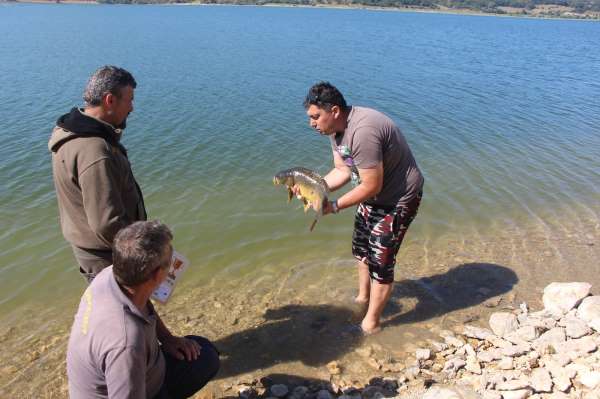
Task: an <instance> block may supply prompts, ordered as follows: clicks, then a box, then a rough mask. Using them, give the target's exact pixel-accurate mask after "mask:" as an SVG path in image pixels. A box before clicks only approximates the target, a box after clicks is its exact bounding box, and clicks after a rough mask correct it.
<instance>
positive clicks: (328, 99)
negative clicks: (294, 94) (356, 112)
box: [304, 82, 348, 111]
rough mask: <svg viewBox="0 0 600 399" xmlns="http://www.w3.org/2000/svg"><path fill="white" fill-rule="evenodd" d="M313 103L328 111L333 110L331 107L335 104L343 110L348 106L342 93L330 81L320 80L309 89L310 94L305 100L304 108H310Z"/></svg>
mask: <svg viewBox="0 0 600 399" xmlns="http://www.w3.org/2000/svg"><path fill="white" fill-rule="evenodd" d="M311 105H316V106H317V107H319V108H323V109H325V110H327V111H331V107H333V106H334V105H337V106H338V107H340V108H341V109H342V110H346V109H347V108H348V105H347V104H346V100H345V99H344V96H343V95H342V93H340V91H339V90H338V89H337V88H336V87H335V86H334V85H332V84H331V83H329V82H319V83H317V84H314V85H313V86H312V87H311V88H310V89H309V90H308V94H307V95H306V99H305V100H304V108H308V107H310V106H311Z"/></svg>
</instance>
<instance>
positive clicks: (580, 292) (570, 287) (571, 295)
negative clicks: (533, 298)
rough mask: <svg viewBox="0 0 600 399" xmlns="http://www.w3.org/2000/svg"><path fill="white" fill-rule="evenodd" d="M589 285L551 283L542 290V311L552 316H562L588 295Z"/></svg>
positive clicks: (590, 286)
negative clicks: (544, 310)
mask: <svg viewBox="0 0 600 399" xmlns="http://www.w3.org/2000/svg"><path fill="white" fill-rule="evenodd" d="M591 288H592V285H591V284H590V283H552V284H550V285H548V286H547V287H546V288H544V295H543V297H542V300H543V302H544V309H546V310H548V311H549V312H550V313H552V314H553V315H564V314H565V313H567V312H568V311H569V310H571V309H573V308H574V307H576V306H577V305H578V304H579V303H580V302H581V301H582V299H583V298H585V297H586V296H588V295H589V294H590V290H591Z"/></svg>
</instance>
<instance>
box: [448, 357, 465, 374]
mask: <svg viewBox="0 0 600 399" xmlns="http://www.w3.org/2000/svg"><path fill="white" fill-rule="evenodd" d="M466 364H467V363H466V362H465V361H464V360H462V359H460V358H454V359H450V360H448V361H447V362H446V363H445V364H444V371H457V370H459V369H461V368H462V367H464V366H465V365H466Z"/></svg>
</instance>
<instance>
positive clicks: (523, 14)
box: [0, 0, 600, 21]
mask: <svg viewBox="0 0 600 399" xmlns="http://www.w3.org/2000/svg"><path fill="white" fill-rule="evenodd" d="M0 3H33V4H97V5H99V4H109V3H102V2H98V1H95V0H58V1H57V0H0ZM114 4H122V3H114ZM140 4H143V5H184V6H190V5H192V6H219V5H220V6H258V7H288V8H329V9H361V10H376V11H395V12H419V13H432V14H456V15H474V16H494V17H517V18H542V19H568V20H594V21H597V20H600V12H595V11H594V12H589V11H588V12H585V13H577V12H574V11H573V9H571V8H570V7H566V6H556V5H549V4H539V5H537V6H536V7H535V8H534V9H531V10H527V9H525V8H518V7H498V9H499V10H500V11H502V12H484V11H480V10H475V9H469V8H449V7H443V6H438V7H436V8H429V7H419V6H406V7H395V6H390V7H373V6H363V5H335V4H314V5H305V4H292V3H289V4H285V3H263V4H235V3H219V4H215V3H205V2H202V1H190V2H185V3H175V2H172V3H170V2H166V3H136V4H135V5H140ZM129 5H132V4H129Z"/></svg>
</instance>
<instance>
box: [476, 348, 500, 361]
mask: <svg viewBox="0 0 600 399" xmlns="http://www.w3.org/2000/svg"><path fill="white" fill-rule="evenodd" d="M501 358H502V354H501V353H500V350H499V349H497V348H493V349H489V350H484V351H481V352H478V353H477V359H478V360H479V361H481V362H484V363H491V362H493V361H494V360H497V359H501Z"/></svg>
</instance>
